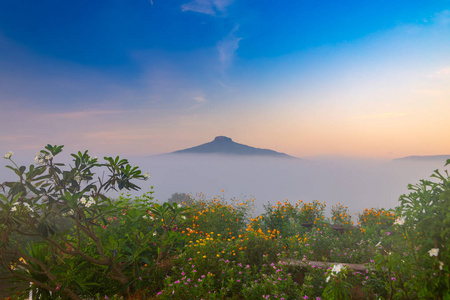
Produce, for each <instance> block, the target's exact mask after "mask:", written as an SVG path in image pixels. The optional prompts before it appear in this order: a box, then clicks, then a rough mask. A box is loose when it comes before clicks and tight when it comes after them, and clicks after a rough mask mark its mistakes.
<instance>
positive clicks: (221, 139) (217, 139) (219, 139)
mask: <svg viewBox="0 0 450 300" xmlns="http://www.w3.org/2000/svg"><path fill="white" fill-rule="evenodd" d="M213 142H233V140H232V139H231V138H229V137H226V136H223V135H219V136H216V137H215V139H214V141H213Z"/></svg>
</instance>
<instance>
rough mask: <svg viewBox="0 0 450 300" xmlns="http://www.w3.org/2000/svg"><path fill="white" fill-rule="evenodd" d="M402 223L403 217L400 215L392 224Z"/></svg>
mask: <svg viewBox="0 0 450 300" xmlns="http://www.w3.org/2000/svg"><path fill="white" fill-rule="evenodd" d="M403 224H405V218H402V217H398V218H397V219H396V220H395V222H394V225H403Z"/></svg>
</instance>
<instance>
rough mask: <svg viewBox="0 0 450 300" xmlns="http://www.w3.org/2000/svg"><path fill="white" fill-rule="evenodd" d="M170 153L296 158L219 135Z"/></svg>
mask: <svg viewBox="0 0 450 300" xmlns="http://www.w3.org/2000/svg"><path fill="white" fill-rule="evenodd" d="M169 154H225V155H246V156H270V157H281V158H296V157H293V156H290V155H287V154H285V153H280V152H276V151H273V150H269V149H260V148H254V147H250V146H247V145H243V144H239V143H236V142H233V140H232V139H230V138H229V137H226V136H217V137H216V138H215V139H214V140H213V141H212V142H209V143H205V144H202V145H199V146H195V147H192V148H187V149H183V150H178V151H175V152H172V153H169Z"/></svg>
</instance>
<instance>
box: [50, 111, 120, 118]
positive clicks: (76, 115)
mask: <svg viewBox="0 0 450 300" xmlns="http://www.w3.org/2000/svg"><path fill="white" fill-rule="evenodd" d="M121 113H123V111H119V110H91V111H75V112H69V113H52V114H50V115H49V117H55V118H69V119H79V118H87V117H94V116H98V115H112V114H121Z"/></svg>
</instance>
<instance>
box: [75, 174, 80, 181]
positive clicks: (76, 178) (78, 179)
mask: <svg viewBox="0 0 450 300" xmlns="http://www.w3.org/2000/svg"><path fill="white" fill-rule="evenodd" d="M73 179H75V181H81V176H80V175H77V176H75V177H74V178H73Z"/></svg>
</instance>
